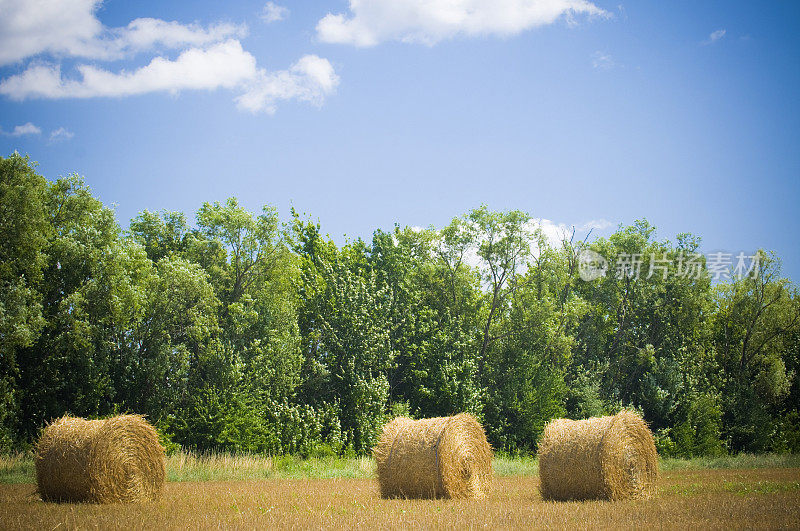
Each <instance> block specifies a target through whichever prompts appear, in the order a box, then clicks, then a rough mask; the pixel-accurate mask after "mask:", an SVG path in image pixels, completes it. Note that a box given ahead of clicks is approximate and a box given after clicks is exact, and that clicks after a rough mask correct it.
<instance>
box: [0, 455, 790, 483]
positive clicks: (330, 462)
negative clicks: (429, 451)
mask: <svg viewBox="0 0 800 531" xmlns="http://www.w3.org/2000/svg"><path fill="white" fill-rule="evenodd" d="M492 466H493V468H494V473H495V475H497V476H501V477H502V476H535V475H537V474H538V473H539V463H538V461H537V459H536V458H535V457H531V456H513V457H512V456H507V455H503V454H500V453H498V454H496V455H495V458H494V460H493V461H492ZM660 467H661V470H706V469H748V468H800V455H798V454H762V455H753V454H740V455H735V456H724V457H696V458H692V459H671V458H669V459H661V460H660ZM372 477H375V461H374V460H373V459H372V458H370V457H355V458H344V457H336V456H329V457H315V458H310V459H301V458H299V457H294V456H275V457H270V456H261V455H234V454H218V453H209V454H196V453H191V452H176V453H175V454H173V455H171V456H169V457H167V481H172V482H175V481H238V480H257V479H272V478H280V479H326V478H372ZM35 481H36V471H35V469H34V465H33V458H32V456H31V454H29V453H17V454H11V455H4V456H3V455H0V483H4V484H12V483H35ZM731 488H734V487H731ZM763 488H764V489H769V488H772V487H770V486H768V485H767V486H764V487H763ZM793 488H794V487H793Z"/></svg>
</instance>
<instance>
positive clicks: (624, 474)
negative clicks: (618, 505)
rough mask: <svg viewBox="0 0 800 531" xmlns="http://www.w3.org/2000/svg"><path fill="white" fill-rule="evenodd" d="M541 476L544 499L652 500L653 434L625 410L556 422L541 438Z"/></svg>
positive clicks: (655, 462) (654, 474)
mask: <svg viewBox="0 0 800 531" xmlns="http://www.w3.org/2000/svg"><path fill="white" fill-rule="evenodd" d="M539 478H540V480H541V492H542V497H543V498H544V499H550V500H585V499H608V500H619V499H627V498H648V497H650V496H652V495H653V494H654V492H655V489H656V480H657V479H658V454H657V453H656V447H655V444H654V442H653V434H652V433H651V432H650V430H649V429H648V427H647V424H646V423H645V422H644V420H643V419H642V418H641V417H640V416H639V415H637V414H636V413H634V412H632V411H627V410H623V411H621V412H620V413H619V414H617V415H614V416H609V417H594V418H590V419H586V420H569V419H557V420H554V421H552V422H550V423H549V424H548V425H547V426H545V429H544V433H543V434H542V438H541V440H540V442H539Z"/></svg>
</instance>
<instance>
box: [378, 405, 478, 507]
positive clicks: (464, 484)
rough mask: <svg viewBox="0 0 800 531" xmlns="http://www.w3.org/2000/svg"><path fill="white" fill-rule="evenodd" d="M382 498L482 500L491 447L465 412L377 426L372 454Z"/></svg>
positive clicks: (395, 421) (472, 418)
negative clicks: (377, 438) (379, 430)
mask: <svg viewBox="0 0 800 531" xmlns="http://www.w3.org/2000/svg"><path fill="white" fill-rule="evenodd" d="M373 454H374V456H375V461H376V463H377V472H378V484H379V485H380V490H381V495H382V496H383V497H385V498H483V497H485V496H486V495H487V494H488V492H489V490H490V488H491V484H492V448H491V447H490V446H489V443H488V442H487V441H486V434H485V433H484V431H483V427H482V426H481V425H480V423H479V422H478V421H477V420H476V419H475V417H473V416H472V415H469V414H467V413H461V414H459V415H455V416H452V417H436V418H431V419H422V420H412V419H409V418H405V417H398V418H396V419H394V420H393V421H391V422H389V423H388V424H386V425H385V426H384V427H383V433H382V435H381V439H380V442H379V443H378V445H377V446H376V447H375V450H374V451H373Z"/></svg>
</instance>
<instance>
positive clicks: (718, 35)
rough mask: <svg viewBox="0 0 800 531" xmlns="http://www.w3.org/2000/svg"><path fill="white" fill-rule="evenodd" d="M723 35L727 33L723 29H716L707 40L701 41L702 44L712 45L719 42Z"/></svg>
mask: <svg viewBox="0 0 800 531" xmlns="http://www.w3.org/2000/svg"><path fill="white" fill-rule="evenodd" d="M725 33H727V32H726V31H725V30H724V29H718V30H716V31H712V32H711V35H709V36H708V39H706V40H705V41H703V44H713V43H715V42H717V41H718V40H720V39H721V38H722V37H724V36H725Z"/></svg>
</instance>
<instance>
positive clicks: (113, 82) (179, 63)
mask: <svg viewBox="0 0 800 531" xmlns="http://www.w3.org/2000/svg"><path fill="white" fill-rule="evenodd" d="M78 72H79V73H80V75H81V79H79V80H78V79H64V78H63V77H62V75H61V68H60V67H59V66H58V65H34V66H31V67H30V68H28V69H27V70H25V71H24V72H22V73H21V74H17V75H15V76H11V77H9V78H7V79H5V80H3V82H2V83H0V94H4V95H6V96H8V97H10V98H11V99H14V100H24V99H28V98H48V99H59V98H93V97H98V96H131V95H135V94H144V93H148V92H158V91H168V92H172V93H176V92H179V91H180V90H184V89H215V88H219V87H225V88H234V87H236V86H238V85H240V84H241V83H242V82H243V81H245V80H247V79H251V78H252V77H254V76H255V73H256V60H255V58H254V57H253V56H252V55H251V54H250V53H248V52H246V51H244V50H243V49H242V45H241V44H240V43H239V41H236V40H229V41H225V42H222V43H219V44H216V45H214V46H211V47H209V48H208V49H199V48H191V49H189V50H186V51H185V52H183V53H181V54H180V55H179V56H178V58H177V59H175V60H174V61H170V60H168V59H164V58H163V57H156V58H155V59H153V60H152V61H151V62H150V64H148V65H146V66H143V67H141V68H139V69H138V70H134V71H132V72H127V71H124V70H123V71H121V72H110V71H108V70H105V69H102V68H97V67H95V66H90V65H81V66H78Z"/></svg>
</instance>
